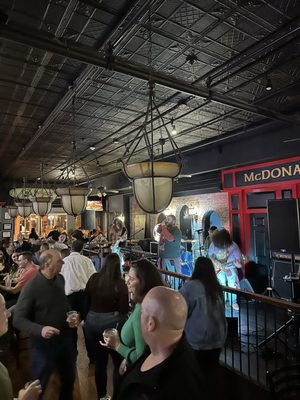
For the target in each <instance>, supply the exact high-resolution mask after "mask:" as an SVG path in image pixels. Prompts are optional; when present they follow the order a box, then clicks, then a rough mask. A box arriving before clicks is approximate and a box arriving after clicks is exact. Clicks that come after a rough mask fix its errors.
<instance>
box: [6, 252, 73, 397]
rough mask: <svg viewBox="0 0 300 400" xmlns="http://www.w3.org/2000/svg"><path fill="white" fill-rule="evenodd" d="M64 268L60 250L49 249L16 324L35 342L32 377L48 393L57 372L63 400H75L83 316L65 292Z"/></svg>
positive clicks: (25, 295)
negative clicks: (78, 328) (79, 327)
mask: <svg viewBox="0 0 300 400" xmlns="http://www.w3.org/2000/svg"><path fill="white" fill-rule="evenodd" d="M62 265H63V260H62V259H61V255H60V253H59V252H58V251H56V250H53V249H51V250H46V251H44V252H43V253H42V255H41V257H40V270H39V272H38V274H37V275H36V276H35V277H34V278H32V279H31V280H30V281H29V282H28V283H27V284H26V285H25V286H24V288H23V289H22V292H21V295H20V297H19V300H18V303H17V304H16V308H15V310H14V320H13V325H14V327H15V328H17V329H19V330H22V331H26V332H28V333H29V335H30V337H31V339H32V340H31V341H32V349H31V352H32V354H31V358H32V376H33V378H34V379H39V380H40V382H41V385H42V390H43V392H44V390H45V388H46V386H47V383H48V380H49V378H50V375H51V373H52V372H53V371H54V369H57V370H58V372H59V374H60V378H61V388H60V397H59V399H60V400H73V386H74V382H75V372H76V356H77V348H76V344H75V342H74V340H73V332H74V328H75V327H76V326H77V325H78V324H79V322H80V321H79V315H78V314H77V315H76V316H75V315H74V314H73V316H72V317H71V316H67V315H66V314H67V312H68V311H70V305H69V303H68V298H67V296H66V295H65V291H64V277H63V276H62V275H61V274H60V273H59V272H60V270H61V267H62Z"/></svg>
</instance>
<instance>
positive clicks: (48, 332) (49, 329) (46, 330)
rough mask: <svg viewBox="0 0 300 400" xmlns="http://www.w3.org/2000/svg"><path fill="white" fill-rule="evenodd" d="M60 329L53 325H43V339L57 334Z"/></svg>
mask: <svg viewBox="0 0 300 400" xmlns="http://www.w3.org/2000/svg"><path fill="white" fill-rule="evenodd" d="M59 334H60V330H59V329H57V328H54V327H53V326H44V327H43V329H42V333H41V335H42V337H43V338H44V339H51V338H52V336H55V335H59Z"/></svg>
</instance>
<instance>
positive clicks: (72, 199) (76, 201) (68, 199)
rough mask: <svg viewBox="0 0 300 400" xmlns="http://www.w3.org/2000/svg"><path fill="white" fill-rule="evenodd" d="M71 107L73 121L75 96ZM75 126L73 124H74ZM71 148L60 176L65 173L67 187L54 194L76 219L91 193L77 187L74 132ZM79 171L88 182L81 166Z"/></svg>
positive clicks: (86, 189)
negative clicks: (70, 154) (68, 160)
mask: <svg viewBox="0 0 300 400" xmlns="http://www.w3.org/2000/svg"><path fill="white" fill-rule="evenodd" d="M72 107H73V119H75V114H76V113H75V111H76V110H75V94H74V96H73V99H72ZM74 125H75V124H74ZM72 144H73V148H72V157H71V160H70V162H69V164H68V165H67V167H66V168H64V170H63V172H62V174H61V176H62V175H64V173H65V172H66V174H67V176H66V180H67V181H68V183H69V186H67V187H61V188H57V189H56V193H57V194H58V195H59V196H60V197H61V202H62V207H63V209H64V210H65V212H66V213H67V214H68V215H73V216H74V217H76V216H77V215H79V214H81V213H83V211H84V210H85V209H86V205H87V197H88V195H89V194H90V193H91V188H89V187H82V186H78V183H77V181H76V164H75V152H76V141H75V131H74V136H73V142H72ZM81 169H82V170H83V172H84V174H85V175H86V177H87V179H88V181H89V177H88V175H87V173H86V171H85V169H84V167H83V166H82V165H81Z"/></svg>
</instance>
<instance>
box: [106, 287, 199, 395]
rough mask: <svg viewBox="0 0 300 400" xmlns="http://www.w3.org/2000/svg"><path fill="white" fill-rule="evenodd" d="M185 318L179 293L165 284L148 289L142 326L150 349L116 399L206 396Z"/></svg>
mask: <svg viewBox="0 0 300 400" xmlns="http://www.w3.org/2000/svg"><path fill="white" fill-rule="evenodd" d="M186 317H187V305H186V302H185V300H184V298H183V297H182V296H181V294H180V293H178V292H176V291H174V290H172V289H169V288H166V287H162V286H159V287H155V288H153V289H151V290H150V291H149V292H148V294H147V295H146V296H145V298H144V300H143V303H142V314H141V326H142V333H143V338H144V340H145V342H146V343H147V344H148V346H149V349H148V350H147V351H146V352H145V353H144V354H143V355H142V356H141V357H140V358H139V359H138V360H137V361H136V362H135V363H134V364H133V365H132V366H130V367H129V369H128V371H127V372H126V373H125V375H124V376H123V377H122V379H121V382H120V385H119V386H118V387H117V388H116V390H115V394H114V397H113V399H114V400H119V399H120V400H144V399H147V400H161V399H172V400H179V399H180V400H181V399H197V400H203V399H204V397H205V396H204V385H203V378H202V376H201V373H200V371H199V367H198V365H197V361H196V359H195V356H194V353H193V351H192V349H191V348H190V347H189V345H188V344H187V342H186V341H185V339H184V336H183V328H184V325H185V321H186Z"/></svg>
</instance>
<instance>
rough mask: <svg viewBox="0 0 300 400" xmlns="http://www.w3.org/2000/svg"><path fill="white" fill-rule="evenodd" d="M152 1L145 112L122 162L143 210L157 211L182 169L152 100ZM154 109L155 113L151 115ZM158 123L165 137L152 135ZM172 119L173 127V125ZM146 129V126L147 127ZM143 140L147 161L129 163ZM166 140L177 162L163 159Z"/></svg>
mask: <svg viewBox="0 0 300 400" xmlns="http://www.w3.org/2000/svg"><path fill="white" fill-rule="evenodd" d="M150 7H151V2H149V23H148V26H149V30H148V39H149V52H148V64H149V69H150V77H149V82H148V86H149V99H148V106H147V110H146V114H145V120H144V122H143V123H142V125H141V127H140V128H139V130H138V133H137V135H136V136H135V138H134V140H133V141H132V142H131V143H130V145H128V146H127V148H126V151H125V153H124V155H123V159H122V163H123V170H124V173H125V175H126V176H127V177H128V178H129V179H130V180H131V181H132V185H133V191H134V196H135V199H136V201H137V203H138V205H139V206H140V208H141V209H142V210H144V211H145V212H147V213H150V214H156V213H159V212H161V211H163V210H164V209H165V208H167V207H168V205H169V204H170V202H171V200H172V196H173V179H174V178H175V177H176V176H178V175H179V174H180V171H181V169H182V156H181V153H180V150H179V148H178V147H177V145H176V143H175V141H174V137H173V136H172V135H171V133H170V132H169V130H168V127H167V124H166V123H165V121H164V120H163V117H162V115H161V113H160V111H159V109H158V107H157V106H156V104H155V91H154V89H155V83H154V82H153V80H152V79H151V72H152V60H151V58H152V38H151V36H152V32H151V9H150ZM154 113H156V117H154ZM155 121H156V123H159V125H160V128H162V129H164V130H165V132H166V134H167V137H166V138H163V137H161V138H160V139H159V140H156V142H155V139H154V122H155ZM173 121H174V120H171V122H172V128H173V125H174V122H173ZM147 129H148V130H147ZM142 141H143V142H144V143H145V147H146V149H147V152H148V156H149V161H143V162H139V163H130V160H131V158H132V156H133V155H135V156H136V154H137V153H138V150H140V149H137V148H138V146H139V144H140V143H141V142H142ZM166 141H168V143H169V144H170V145H171V148H172V153H173V154H170V156H172V155H173V156H174V158H175V159H176V162H167V161H164V160H163V145H164V144H165V143H166ZM158 143H159V144H161V146H162V154H161V158H162V159H158V157H154V153H155V150H154V148H155V147H156V146H157V144H158Z"/></svg>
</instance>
